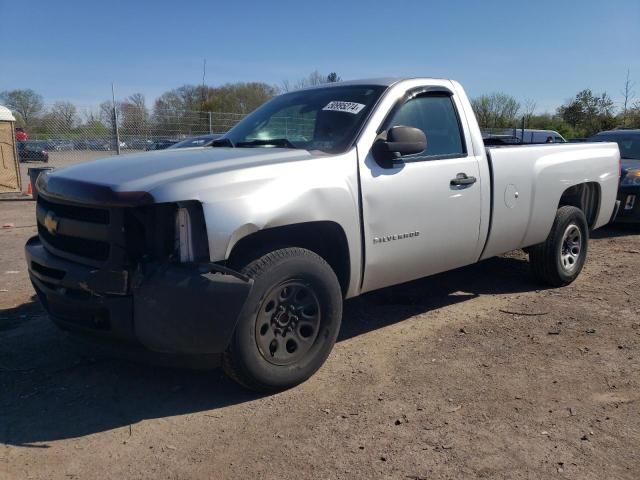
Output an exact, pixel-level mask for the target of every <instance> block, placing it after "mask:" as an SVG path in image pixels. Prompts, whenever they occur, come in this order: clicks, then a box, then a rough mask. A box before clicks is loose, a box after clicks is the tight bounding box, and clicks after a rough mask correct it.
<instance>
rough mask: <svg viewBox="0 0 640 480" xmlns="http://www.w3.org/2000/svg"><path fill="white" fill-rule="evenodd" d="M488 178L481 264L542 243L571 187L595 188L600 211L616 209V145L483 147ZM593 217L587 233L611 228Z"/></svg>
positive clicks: (603, 217) (601, 216)
mask: <svg viewBox="0 0 640 480" xmlns="http://www.w3.org/2000/svg"><path fill="white" fill-rule="evenodd" d="M486 152H487V158H488V161H489V169H490V174H491V192H492V193H491V220H490V226H489V234H488V237H487V242H486V244H485V247H484V250H483V252H482V255H481V259H483V258H489V257H492V256H495V255H499V254H501V253H503V252H506V251H510V250H514V249H517V248H525V247H528V246H531V245H535V244H537V243H541V242H542V241H544V239H545V238H546V237H547V235H548V233H549V231H550V230H551V226H552V224H553V219H554V212H555V211H556V209H557V208H558V205H559V204H560V201H561V198H563V194H565V192H568V193H571V191H570V190H569V189H570V188H571V187H572V186H573V185H577V184H583V183H589V184H593V190H594V191H595V192H596V193H595V194H596V195H599V196H600V198H601V200H602V204H603V205H615V199H616V192H617V189H618V182H619V174H620V172H619V167H618V161H619V158H620V154H619V151H618V147H617V144H615V143H598V144H594V143H588V144H586V143H585V144H542V145H513V146H499V147H487V148H486ZM609 210H610V209H607V210H606V211H605V210H602V211H598V212H596V214H595V215H594V218H593V219H588V220H590V227H591V228H598V227H600V226H602V225H604V224H606V223H608V222H609V220H610V218H611V214H612V212H611V211H609Z"/></svg>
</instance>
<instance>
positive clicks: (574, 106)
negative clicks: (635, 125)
mask: <svg viewBox="0 0 640 480" xmlns="http://www.w3.org/2000/svg"><path fill="white" fill-rule="evenodd" d="M613 112H614V107H613V100H611V97H609V95H607V93H602V94H600V95H596V94H594V93H593V92H592V91H591V90H590V89H585V90H582V91H580V92H578V94H577V95H576V96H575V98H573V99H572V100H569V101H567V102H566V103H565V104H564V105H562V106H561V107H559V108H558V115H559V116H560V117H562V119H563V120H564V121H565V122H567V123H568V124H569V125H571V126H572V127H573V128H574V130H575V131H576V133H578V134H579V135H580V136H585V137H588V136H591V135H593V134H594V133H597V132H599V131H601V130H608V129H610V128H613V127H614V126H615V124H616V120H615V117H614V115H613Z"/></svg>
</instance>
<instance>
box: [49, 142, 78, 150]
mask: <svg viewBox="0 0 640 480" xmlns="http://www.w3.org/2000/svg"><path fill="white" fill-rule="evenodd" d="M47 143H48V150H49V151H54V152H62V151H69V150H74V145H73V142H72V141H71V140H47Z"/></svg>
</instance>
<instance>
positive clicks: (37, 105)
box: [0, 89, 43, 127]
mask: <svg viewBox="0 0 640 480" xmlns="http://www.w3.org/2000/svg"><path fill="white" fill-rule="evenodd" d="M0 102H2V103H4V104H5V105H6V106H7V107H9V109H10V110H12V111H13V112H14V113H16V114H18V116H19V119H18V121H19V122H20V123H21V124H23V125H24V126H27V127H28V126H30V125H31V124H32V122H33V120H34V119H35V117H36V116H37V115H38V114H39V113H40V112H41V111H42V107H43V103H42V96H41V95H39V94H37V93H36V92H34V91H33V90H31V89H26V90H10V91H9V90H6V91H4V92H2V93H0Z"/></svg>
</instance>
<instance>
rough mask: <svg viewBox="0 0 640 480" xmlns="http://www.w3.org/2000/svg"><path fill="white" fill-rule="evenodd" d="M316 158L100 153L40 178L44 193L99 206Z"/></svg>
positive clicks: (275, 152) (248, 151)
mask: <svg viewBox="0 0 640 480" xmlns="http://www.w3.org/2000/svg"><path fill="white" fill-rule="evenodd" d="M311 158H314V155H312V154H311V153H309V152H308V151H307V150H295V149H286V148H226V147H216V148H211V147H204V148H189V149H169V150H160V151H157V152H147V153H139V154H131V155H121V156H116V157H109V158H103V159H100V160H94V161H90V162H86V163H81V164H78V165H74V166H71V167H67V168H63V169H60V170H55V171H53V172H51V173H49V174H48V175H41V176H40V177H39V179H38V183H37V188H38V191H39V192H41V193H43V194H44V195H45V196H51V197H58V198H60V199H64V200H69V201H71V202H74V201H76V202H81V203H94V204H102V205H143V204H149V203H153V202H154V198H153V190H154V189H157V188H160V187H162V186H164V185H166V184H168V183H170V182H179V181H183V180H189V179H191V178H196V177H199V178H201V177H205V176H210V175H215V174H218V173H222V172H229V171H233V170H240V169H247V168H252V167H258V166H265V165H274V164H278V163H287V162H295V161H300V160H306V159H311Z"/></svg>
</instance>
